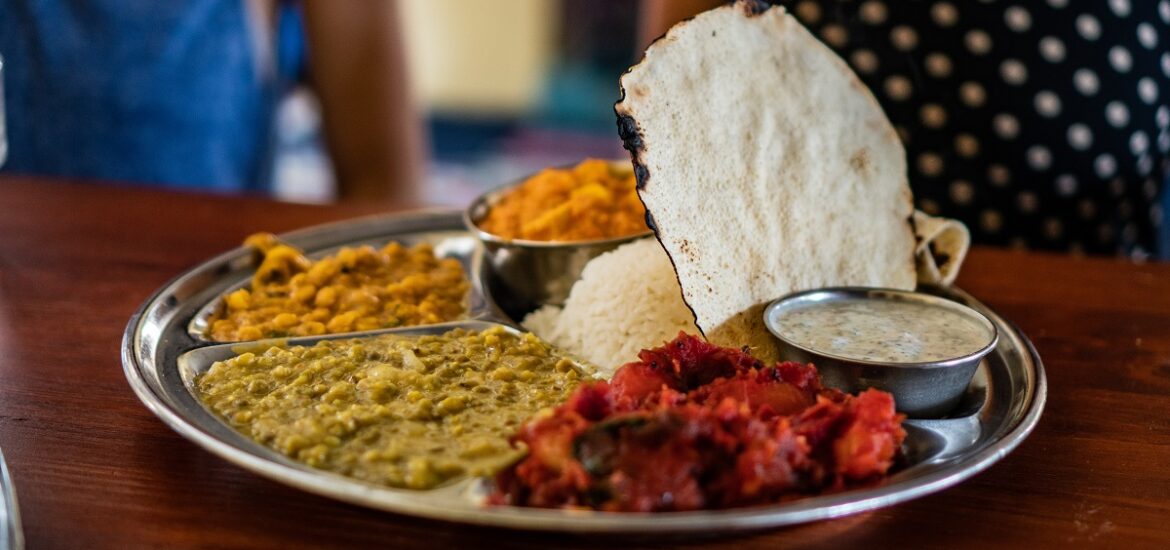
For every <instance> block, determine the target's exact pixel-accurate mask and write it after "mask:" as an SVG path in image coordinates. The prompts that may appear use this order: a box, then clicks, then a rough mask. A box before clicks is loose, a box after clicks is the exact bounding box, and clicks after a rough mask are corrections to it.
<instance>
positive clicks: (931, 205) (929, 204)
mask: <svg viewBox="0 0 1170 550" xmlns="http://www.w3.org/2000/svg"><path fill="white" fill-rule="evenodd" d="M918 206H919V208H922V211H923V212H926V213H927V214H930V215H931V216H937V215H938V203H937V202H934V201H932V200H930V199H922V200H921V201H919V202H918Z"/></svg>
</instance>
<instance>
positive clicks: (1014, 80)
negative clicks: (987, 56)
mask: <svg viewBox="0 0 1170 550" xmlns="http://www.w3.org/2000/svg"><path fill="white" fill-rule="evenodd" d="M999 74H1000V76H1002V77H1003V81H1004V82H1007V83H1008V84H1012V85H1015V86H1019V85H1020V84H1023V83H1024V81H1025V80H1027V79H1028V69H1027V68H1026V67H1024V64H1023V63H1020V61H1019V60H1018V59H1008V60H1005V61H1004V62H1003V63H1001V64H1000V65H999Z"/></svg>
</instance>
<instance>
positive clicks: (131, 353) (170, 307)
mask: <svg viewBox="0 0 1170 550" xmlns="http://www.w3.org/2000/svg"><path fill="white" fill-rule="evenodd" d="M461 217H462V212H460V211H446V210H441V211H437V210H432V211H417V212H411V213H401V214H390V215H383V216H371V217H365V218H358V219H354V220H349V221H343V222H337V223H332V224H326V225H320V226H314V227H311V228H307V229H302V230H298V231H294V232H291V233H287V234H284V235H282V238H283V239H285V240H287V241H288V242H291V243H292V244H296V245H298V246H301V247H302V248H303V249H305V250H306V251H321V250H326V249H329V248H334V247H337V246H341V245H347V244H353V243H360V242H386V241H389V240H399V241H406V242H410V241H412V240H415V241H417V240H419V239H420V238H423V239H425V238H427V237H429V236H433V235H436V234H437V235H446V236H447V237H446V238H451V239H459V238H462V237H461V236H460V235H463V236H465V237H466V238H468V239H474V237H473V236H472V235H471V234H470V233H468V232H466V231H465V229H464V228H463V226H462V224H461ZM457 244H460V246H462V244H461V243H457ZM457 248H458V247H457ZM468 250H470V251H468ZM468 250H464V252H463V253H462V254H464V255H462V256H460V260H461V261H463V262H464V265H465V266H466V267H467V268H468V269H469V276H470V278H471V279H472V282H473V284H472V287H473V290H472V292H473V294H478V295H479V298H480V299H481V302H482V303H480V304H479V305H478V306H477V305H476V304H475V300H476V298H474V297H473V303H472V309H473V312H472V314H471V315H469V317H470V318H472V319H485V318H491V317H496V316H497V315H496V313H497V312H498V309H497V308H496V307H495V306H494V304H492V302H491V298H490V294H489V292H488V291H487V290H486V289H485V285H484V279H483V270H482V261H481V255H482V248H481V247H479V246H478V245H477V246H475V247H473V248H472V249H468ZM456 255H459V253H457V254H456ZM247 257H248V252H247V251H246V250H245V249H243V248H238V249H236V250H233V251H230V252H227V253H224V254H221V255H219V256H217V257H215V258H212V259H210V260H208V261H207V262H204V263H203V264H201V265H199V266H197V267H195V268H193V269H191V270H189V271H187V272H185V273H183V274H181V275H179V276H178V277H176V278H175V279H173V280H171V281H170V282H168V283H167V284H166V285H164V286H163V287H162V288H160V289H159V290H158V291H156V292H155V293H154V294H153V295H152V296H151V297H150V298H149V299H148V300H147V301H146V302H145V303H144V304H143V305H142V306H141V307H140V308H139V309H138V311H137V312H135V314H134V315H133V316H132V317H131V318H130V321H129V323H128V325H127V327H126V332H125V334H124V336H123V341H122V364H123V370H124V372H125V375H126V379H127V380H128V382H129V383H130V386H131V388H132V389H133V390H134V393H135V394H136V395H137V396H138V398H139V399H140V400H141V401H142V403H143V404H144V405H146V407H147V408H148V409H149V410H150V411H151V412H152V413H154V414H155V415H156V416H158V417H159V418H160V419H161V420H162V421H163V422H164V423H166V424H167V425H168V426H170V427H171V428H172V429H174V430H175V431H176V432H178V433H179V434H180V435H181V436H183V437H185V438H187V439H188V440H190V441H192V442H194V443H196V444H197V445H199V446H201V447H203V448H204V449H206V450H208V451H210V452H211V453H213V454H215V455H218V456H219V457H221V458H223V459H225V460H227V461H229V462H232V463H234V464H236V465H238V466H240V467H242V468H244V469H246V470H249V471H251V472H253V473H256V474H259V475H261V476H264V477H267V478H270V479H273V480H275V481H278V482H281V483H284V484H287V485H290V486H293V487H296V488H299V489H302V490H304V491H307V492H310V493H315V494H318V495H323V496H327V497H331V498H334V499H337V500H340V501H344V502H349V503H353V504H359V505H363V506H367V507H370V508H376V509H381V510H386V511H391V512H397V513H401V514H407V515H414V516H420V517H427V518H432V519H440V520H446V521H452V522H459V523H468V524H476V525H486V526H496V527H506V528H516V529H529V530H541V531H565V532H598V533H600V532H606V533H635V532H636V533H686V532H711V531H733V530H745V529H760V528H766V527H778V526H784V525H793V524H798V523H805V522H810V521H816V520H821V519H829V518H835V517H841V516H845V515H850V514H855V513H858V512H863V511H868V510H873V509H876V508H881V507H885V506H890V505H893V504H897V503H900V502H904V501H907V500H910V499H914V498H917V497H921V496H924V495H927V494H930V493H933V492H936V491H939V490H942V489H945V488H948V487H951V486H953V485H955V484H958V483H960V482H962V481H964V480H966V479H968V478H970V477H972V476H974V475H975V474H977V473H979V472H982V471H983V470H985V469H987V468H988V467H989V466H991V465H992V464H994V463H995V462H997V461H999V460H1000V459H1002V458H1003V457H1004V456H1006V455H1007V454H1008V453H1009V452H1011V451H1012V450H1013V449H1014V448H1015V447H1016V446H1017V445H1019V444H1020V443H1021V442H1022V441H1023V440H1024V439H1025V438H1026V437H1027V436H1028V434H1030V433H1031V431H1032V429H1033V428H1034V427H1035V426H1036V424H1037V422H1038V421H1039V419H1040V415H1041V413H1042V411H1043V409H1044V404H1045V400H1046V396H1047V381H1046V379H1045V375H1044V368H1043V365H1042V363H1041V361H1040V357H1039V355H1037V353H1036V350H1035V348H1034V347H1033V346H1032V344H1031V342H1029V341H1028V339H1027V338H1026V337H1025V336H1024V335H1023V334H1022V333H1021V332H1020V331H1019V330H1018V329H1017V328H1016V327H1015V326H1014V325H1012V324H1011V323H1010V322H1008V321H1007V320H1005V319H1003V318H1002V317H1000V316H999V315H997V314H996V313H995V312H994V311H991V310H990V309H988V308H987V307H986V306H984V305H982V304H981V303H979V302H978V301H977V300H975V299H974V298H973V297H971V296H970V295H968V294H966V293H964V292H962V291H960V290H957V289H944V290H936V291H935V292H938V293H940V294H942V295H944V296H947V297H950V298H951V299H954V300H956V301H958V302H960V303H964V304H967V305H969V306H972V307H974V308H975V309H977V310H979V311H980V312H982V313H983V314H984V315H986V316H987V317H988V318H989V319H991V321H992V322H993V323H994V324H995V325H996V327H997V329H998V330H999V331H1000V334H1001V342H1000V344H999V346H998V347H997V349H996V350H995V351H993V352H992V354H991V355H989V356H988V359H987V360H985V362H984V364H983V365H981V366H980V371H979V373H977V375H976V379H977V380H979V379H982V380H983V381H984V386H983V388H982V390H981V391H982V393H981V394H979V395H977V396H975V397H973V399H982V400H983V402H982V404H981V405H979V406H978V407H977V408H976V409H975V410H973V411H972V412H971V413H970V414H968V415H966V416H962V417H959V418H951V419H941V420H927V421H907V424H908V427H909V429H910V431H911V432H914V433H919V434H925V435H924V436H923V437H924V438H925V440H928V441H930V442H933V443H931V444H932V445H934V448H933V452H934V454H933V455H931V456H930V457H928V458H929V460H927V461H925V462H919V463H916V464H912V465H910V466H908V467H906V468H905V469H902V470H900V471H898V472H896V473H894V474H892V475H891V476H890V477H889V478H887V479H886V480H885V481H883V482H882V483H880V484H878V485H876V486H872V487H866V488H859V489H852V490H848V491H845V492H841V493H835V494H827V495H819V496H809V497H804V498H800V499H797V500H793V501H788V502H783V503H778V504H774V505H766V506H759V507H751V508H733V509H726V510H714V511H698V512H666V513H654V514H640V513H608V512H593V511H581V510H548V509H538V508H521V507H512V506H485V505H483V504H480V503H477V502H475V501H474V500H473V499H471V498H469V497H468V496H467V495H468V493H469V492H473V491H474V487H473V484H474V482H473V481H468V482H466V483H462V484H459V485H457V486H452V487H447V488H440V489H436V490H432V491H411V490H408V489H393V488H387V487H378V486H373V485H368V484H365V483H362V482H359V481H356V480H353V479H349V478H346V477H343V476H340V475H337V474H332V473H329V472H325V471H322V470H315V469H313V468H311V467H309V466H306V465H303V464H299V463H296V462H293V461H292V460H290V459H288V458H286V457H284V456H282V455H280V454H278V453H276V452H275V451H272V450H269V449H267V448H265V447H262V446H260V445H259V444H256V443H254V442H252V441H250V440H249V439H247V438H246V437H245V436H243V435H242V434H239V433H237V432H235V431H234V430H232V429H231V428H230V427H228V426H227V424H226V423H223V422H221V421H219V420H218V419H216V418H215V417H214V415H212V414H211V413H210V412H208V411H207V410H206V409H205V408H203V407H202V405H200V404H199V402H198V401H197V400H195V398H194V396H192V395H191V393H190V392H189V390H188V389H187V387H186V386H185V385H184V382H183V379H182V376H181V375H180V373H179V372H178V370H179V369H178V364H177V358H178V357H179V356H180V355H182V354H184V353H187V352H189V351H192V350H196V349H199V348H201V347H206V346H208V345H210V344H209V343H207V342H201V341H199V340H197V339H195V338H193V337H192V336H191V335H190V334H189V333H188V325H189V324H190V322H191V320H192V318H193V316H194V315H196V313H197V312H198V311H200V310H202V309H206V307H205V306H206V304H207V303H208V302H209V301H211V300H213V299H215V298H216V297H218V296H219V294H220V293H222V291H223V290H224V289H227V288H229V287H232V286H233V285H238V283H239V281H240V280H242V279H246V278H247V276H248V275H249V274H250V268H251V265H250V263H249V262H248V259H247ZM477 311H478V313H477ZM973 384H974V383H973ZM914 433H912V434H911V437H915V436H914ZM940 434H942V435H940ZM911 437H908V440H909V439H910V438H911ZM940 438H941V439H940ZM972 438H973V439H972ZM968 439H970V441H968ZM940 445H941V447H940ZM952 446H953V447H955V448H953V449H952ZM940 449H941V451H940Z"/></svg>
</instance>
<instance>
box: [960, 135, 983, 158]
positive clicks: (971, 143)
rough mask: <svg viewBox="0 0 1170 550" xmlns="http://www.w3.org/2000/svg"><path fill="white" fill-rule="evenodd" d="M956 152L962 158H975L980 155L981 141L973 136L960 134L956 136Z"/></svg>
mask: <svg viewBox="0 0 1170 550" xmlns="http://www.w3.org/2000/svg"><path fill="white" fill-rule="evenodd" d="M955 151H956V152H957V153H959V156H961V157H966V158H971V157H974V156H975V155H978V154H979V140H978V139H975V136H973V135H971V134H959V135H957V136H955Z"/></svg>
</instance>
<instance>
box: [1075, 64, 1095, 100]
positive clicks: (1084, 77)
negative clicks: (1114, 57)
mask: <svg viewBox="0 0 1170 550" xmlns="http://www.w3.org/2000/svg"><path fill="white" fill-rule="evenodd" d="M1073 86H1076V88H1077V91H1078V92H1080V93H1082V94H1084V95H1093V94H1096V93H1097V90H1098V89H1100V87H1101V82H1100V81H1099V80H1097V73H1094V72H1093V71H1091V70H1089V69H1077V72H1075V73H1073Z"/></svg>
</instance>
